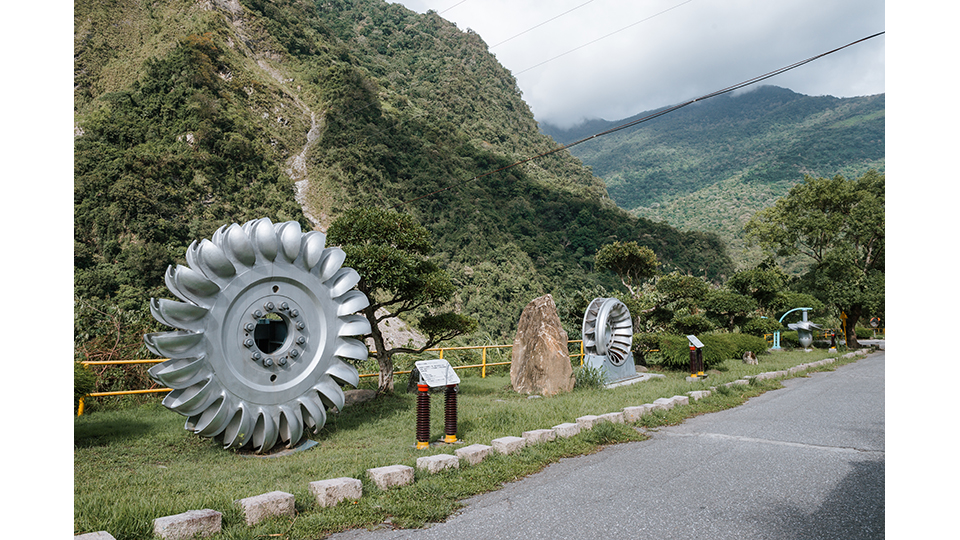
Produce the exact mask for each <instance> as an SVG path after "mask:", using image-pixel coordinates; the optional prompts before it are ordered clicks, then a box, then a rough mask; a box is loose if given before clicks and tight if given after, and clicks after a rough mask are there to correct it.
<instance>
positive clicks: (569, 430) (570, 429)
mask: <svg viewBox="0 0 960 540" xmlns="http://www.w3.org/2000/svg"><path fill="white" fill-rule="evenodd" d="M553 431H554V433H556V434H557V437H563V438H564V439H566V438H567V437H573V436H574V435H576V434H578V433H580V424H578V423H575V422H567V423H565V424H559V425H556V426H553Z"/></svg>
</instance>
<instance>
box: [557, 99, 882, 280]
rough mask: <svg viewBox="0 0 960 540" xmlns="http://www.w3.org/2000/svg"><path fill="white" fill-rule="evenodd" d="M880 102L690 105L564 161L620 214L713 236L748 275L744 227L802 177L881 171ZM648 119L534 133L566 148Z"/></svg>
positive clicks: (752, 258) (583, 147)
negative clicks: (597, 183) (596, 184)
mask: <svg viewBox="0 0 960 540" xmlns="http://www.w3.org/2000/svg"><path fill="white" fill-rule="evenodd" d="M884 98H885V96H884V95H882V94H881V95H876V96H866V97H857V98H843V99H840V98H835V97H830V96H820V97H811V96H804V95H802V94H797V93H795V92H792V91H790V90H787V89H783V88H778V87H775V86H765V87H761V88H758V89H756V90H754V91H751V92H747V93H745V94H742V95H723V96H719V97H715V98H711V99H710V100H707V101H704V102H700V103H696V104H694V105H691V106H688V107H685V108H683V109H680V110H678V111H675V112H672V113H670V114H668V115H665V116H663V117H660V118H658V119H655V120H652V121H649V122H645V123H642V124H639V125H637V126H635V127H633V128H629V129H626V130H623V131H620V132H617V133H613V134H611V135H607V136H604V137H601V138H598V139H594V140H592V141H588V142H585V143H583V144H580V145H578V146H575V147H573V148H572V149H571V152H572V153H573V154H574V155H576V156H577V157H579V158H580V159H582V160H583V162H584V164H586V165H588V166H590V167H591V168H592V170H593V172H594V173H595V174H597V175H598V176H600V177H601V178H603V179H604V181H605V182H606V184H607V189H608V191H609V193H610V196H611V197H612V198H613V199H614V200H615V201H616V202H617V204H618V205H619V206H621V207H622V208H626V209H628V210H630V211H631V212H633V213H634V214H635V215H638V216H643V217H647V218H651V219H654V220H662V221H665V222H668V223H670V224H671V225H673V226H676V227H679V228H681V229H683V230H701V231H710V232H715V233H717V234H718V235H720V237H721V238H723V239H724V241H725V242H727V243H728V245H729V246H730V248H731V256H732V257H733V258H734V259H735V260H737V261H738V262H739V263H740V264H743V265H749V264H751V263H754V262H756V258H757V257H758V256H759V254H758V253H756V252H752V251H749V250H746V248H745V246H744V245H743V242H742V240H741V238H740V231H741V228H742V226H743V223H745V222H746V220H747V219H749V217H750V216H752V215H753V214H754V213H755V212H756V211H757V210H759V209H761V208H764V207H766V206H769V205H770V204H772V203H773V201H775V200H776V199H777V198H779V197H781V196H783V195H784V194H786V192H787V190H788V189H789V188H790V186H792V185H793V184H795V183H796V182H798V181H799V180H801V179H802V178H803V175H805V174H809V175H812V176H824V177H832V176H834V175H836V174H843V175H844V176H847V177H855V176H859V175H861V174H863V173H864V172H866V171H867V170H869V169H876V170H879V171H883V170H884V155H885V150H884V141H885V136H884V119H885V99H884ZM651 112H652V111H651ZM648 114H650V113H649V112H645V113H641V114H639V115H637V116H635V117H632V118H628V119H624V120H621V121H617V122H606V121H600V120H597V121H592V122H588V123H586V124H584V125H581V126H577V127H575V128H572V129H568V130H561V129H558V128H555V127H553V126H549V125H544V126H543V131H544V132H545V133H547V134H549V135H551V136H553V137H554V138H555V139H557V140H558V141H561V142H563V143H569V142H572V141H575V140H579V139H581V138H583V137H586V136H588V135H590V134H592V133H598V132H600V131H603V130H605V129H609V128H610V127H613V126H615V125H619V124H623V123H627V122H629V121H631V120H634V119H639V118H643V117H645V116H647V115H648Z"/></svg>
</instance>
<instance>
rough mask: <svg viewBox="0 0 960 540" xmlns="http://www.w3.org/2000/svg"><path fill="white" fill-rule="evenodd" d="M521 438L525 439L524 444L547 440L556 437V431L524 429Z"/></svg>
mask: <svg viewBox="0 0 960 540" xmlns="http://www.w3.org/2000/svg"><path fill="white" fill-rule="evenodd" d="M523 438H524V440H526V441H527V442H526V446H529V445H531V444H537V443H541V442H549V441H552V440H554V439H556V438H557V432H556V431H554V430H552V429H534V430H532V431H524V432H523Z"/></svg>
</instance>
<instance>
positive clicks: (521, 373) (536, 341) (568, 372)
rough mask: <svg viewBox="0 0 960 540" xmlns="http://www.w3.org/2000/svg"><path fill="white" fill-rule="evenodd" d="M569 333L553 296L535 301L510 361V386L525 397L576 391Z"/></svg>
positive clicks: (521, 325)
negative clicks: (558, 313) (568, 350)
mask: <svg viewBox="0 0 960 540" xmlns="http://www.w3.org/2000/svg"><path fill="white" fill-rule="evenodd" d="M573 383H574V379H573V368H572V367H571V366H570V356H569V355H568V353H567V333H566V332H565V331H564V330H563V327H562V326H561V325H560V317H559V316H558V315H557V306H556V304H554V303H553V297H552V296H550V295H549V294H548V295H546V296H541V297H540V298H535V299H534V300H532V301H531V302H530V303H529V304H527V307H525V308H524V309H523V313H522V314H521V315H520V322H519V324H518V325H517V337H516V338H514V340H513V352H512V354H511V357H510V384H511V385H512V386H513V389H514V390H515V391H517V392H519V393H521V394H541V395H544V396H551V395H555V394H557V393H559V392H569V391H571V390H573Z"/></svg>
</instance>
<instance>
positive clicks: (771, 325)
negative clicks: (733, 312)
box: [740, 317, 783, 337]
mask: <svg viewBox="0 0 960 540" xmlns="http://www.w3.org/2000/svg"><path fill="white" fill-rule="evenodd" d="M778 330H783V325H782V324H780V323H779V322H777V321H776V320H774V319H761V318H760V317H756V318H753V319H750V320H748V321H747V322H745V323H743V324H742V325H740V332H742V333H744V334H750V335H751V336H758V337H763V335H764V334H772V333H774V332H776V331H778Z"/></svg>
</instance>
